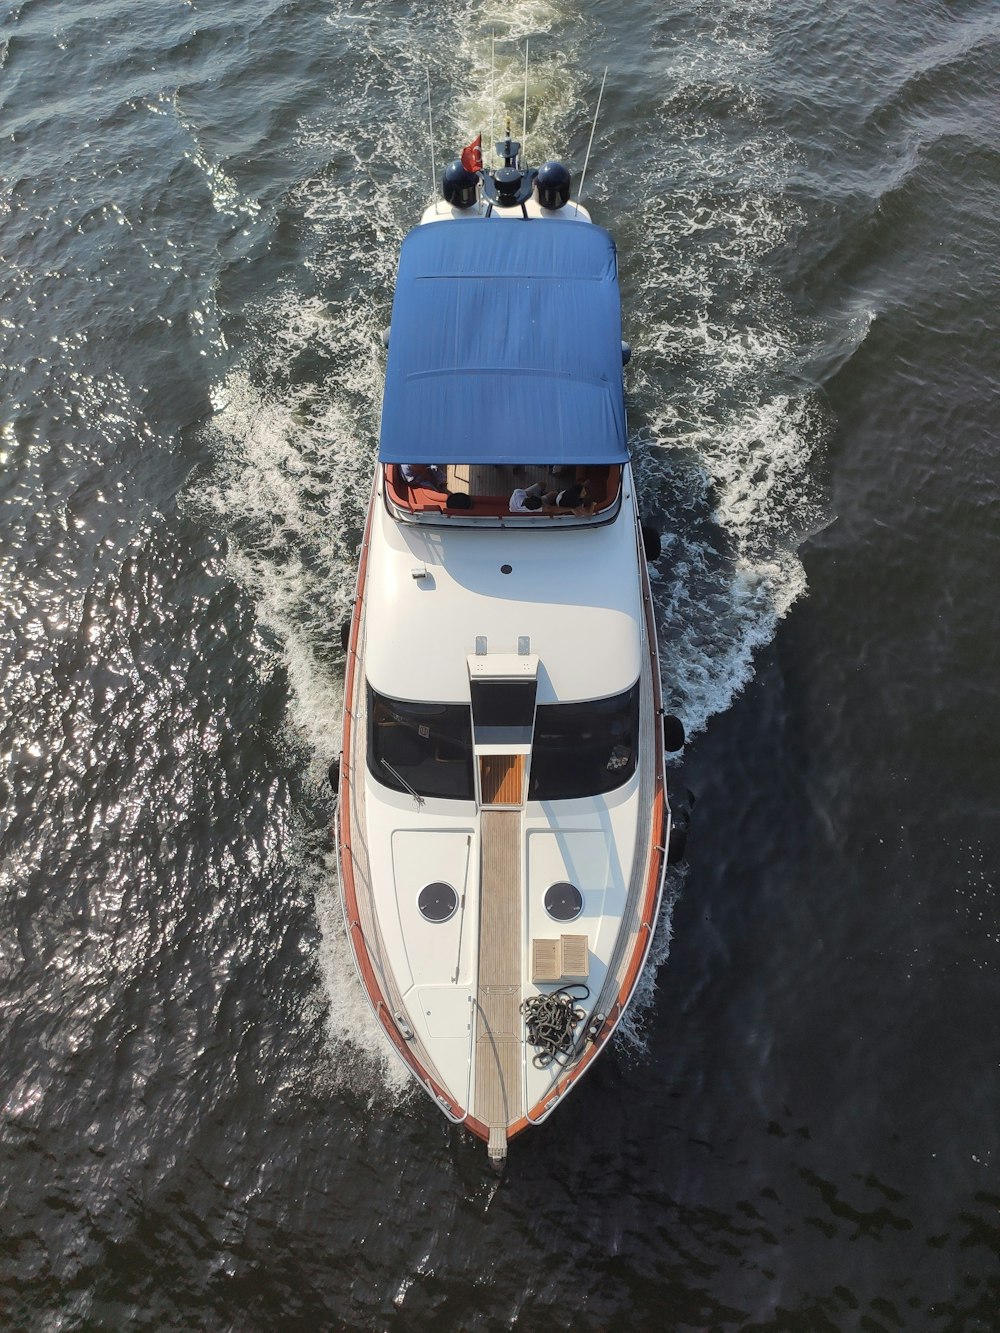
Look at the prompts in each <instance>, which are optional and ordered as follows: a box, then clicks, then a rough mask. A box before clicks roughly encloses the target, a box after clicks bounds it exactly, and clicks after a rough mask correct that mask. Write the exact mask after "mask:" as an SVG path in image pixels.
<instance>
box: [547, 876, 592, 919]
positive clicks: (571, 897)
mask: <svg viewBox="0 0 1000 1333" xmlns="http://www.w3.org/2000/svg"><path fill="white" fill-rule="evenodd" d="M544 903H545V910H546V912H548V914H549V916H550V917H552V919H553V920H554V921H575V920H576V918H577V917H578V916H579V915H580V913H581V912H582V911H583V894H582V893H581V892H580V890H579V889H578V888H577V887H576V885H575V884H567V883H566V882H565V881H562V880H561V881H560V882H559V883H558V884H550V885H549V887H548V888H547V889H546V890H545V898H544Z"/></svg>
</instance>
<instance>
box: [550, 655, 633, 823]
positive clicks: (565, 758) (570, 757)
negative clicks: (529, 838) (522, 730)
mask: <svg viewBox="0 0 1000 1333" xmlns="http://www.w3.org/2000/svg"><path fill="white" fill-rule="evenodd" d="M638 734H639V682H638V681H636V683H635V684H634V685H633V686H632V688H631V689H630V690H626V691H625V693H624V694H616V695H614V696H612V698H610V699H593V700H591V701H590V702H588V703H581V704H539V705H538V707H537V708H536V710H535V738H534V744H533V745H532V749H531V777H530V779H529V782H528V798H529V800H533V801H570V800H574V799H578V798H580V797H582V796H598V795H600V794H601V793H602V792H607V791H614V789H615V788H616V787H621V786H623V785H624V784H625V783H626V782H627V781H628V780H629V778H630V777H631V776H632V774H633V773H634V772H635V765H636V751H637V749H638V744H637V742H638Z"/></svg>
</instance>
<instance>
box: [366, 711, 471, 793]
mask: <svg viewBox="0 0 1000 1333" xmlns="http://www.w3.org/2000/svg"><path fill="white" fill-rule="evenodd" d="M368 768H369V770H370V772H371V775H372V777H373V778H374V779H375V780H376V782H381V783H382V785H383V786H385V787H391V788H392V789H393V790H394V791H403V792H405V791H406V789H407V785H409V786H410V787H412V788H413V790H414V791H415V792H419V794H420V795H421V796H444V797H448V798H451V799H453V800H461V801H471V800H473V799H474V797H475V788H474V785H473V772H472V721H471V717H470V713H469V705H468V704H435V703H409V702H407V701H405V700H401V699H389V698H387V697H386V696H385V695H382V694H376V693H375V691H374V690H373V689H372V688H371V686H370V685H369V687H368Z"/></svg>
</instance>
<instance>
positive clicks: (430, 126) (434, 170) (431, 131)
mask: <svg viewBox="0 0 1000 1333" xmlns="http://www.w3.org/2000/svg"><path fill="white" fill-rule="evenodd" d="M424 73H425V74H426V75H427V128H428V131H429V135H430V141H431V190H432V192H433V191H436V190H437V183H438V174H437V166H436V165H435V162H434V117H433V115H432V114H431V72H430V69H429V68H425V69H424ZM590 137H591V139H593V137H594V136H593V135H591V136H590Z"/></svg>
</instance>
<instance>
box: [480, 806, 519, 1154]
mask: <svg viewBox="0 0 1000 1333" xmlns="http://www.w3.org/2000/svg"><path fill="white" fill-rule="evenodd" d="M481 836H482V877H481V881H480V883H481V895H482V897H481V906H480V918H479V919H480V928H479V986H478V990H477V992H476V1073H475V1093H474V1095H473V1099H472V1111H473V1115H475V1117H476V1118H477V1119H478V1120H481V1121H482V1122H483V1124H485V1125H488V1126H489V1128H490V1131H491V1133H490V1152H491V1156H492V1155H494V1147H495V1146H496V1147H498V1146H499V1143H505V1142H506V1138H507V1135H506V1129H507V1126H508V1125H510V1124H512V1123H513V1122H514V1121H515V1120H517V1119H518V1117H519V1116H520V1115H521V1114H522V1104H523V1101H524V1091H523V1084H524V1078H523V1064H524V1040H523V1024H522V1021H521V1013H520V1006H521V812H520V810H484V811H483V813H482V816H481ZM498 1131H499V1132H498ZM497 1140H499V1143H498V1142H497Z"/></svg>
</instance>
